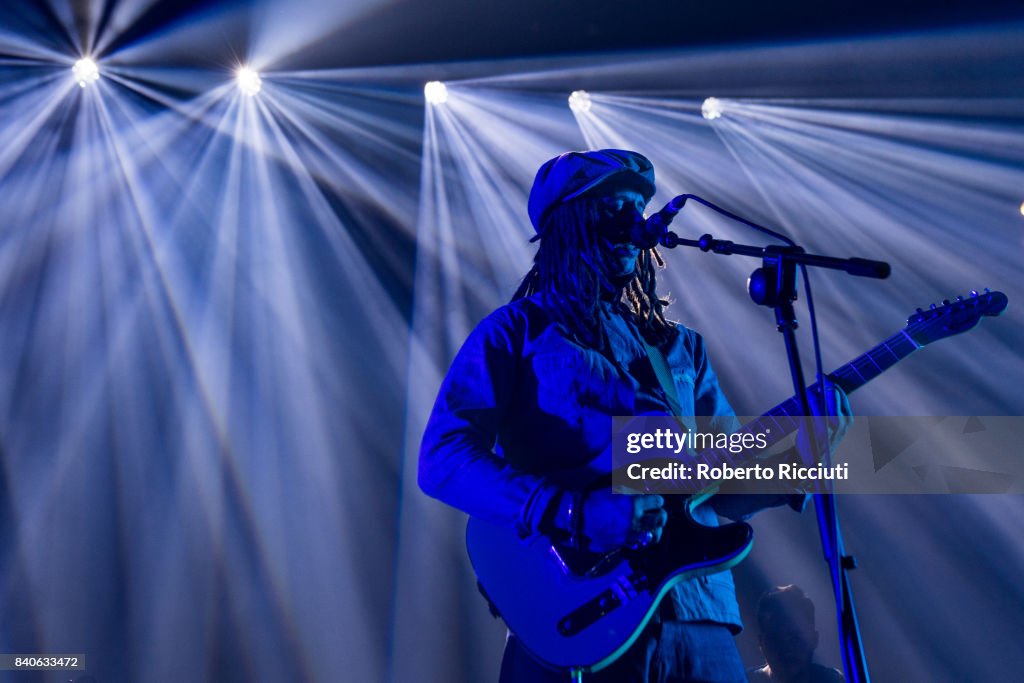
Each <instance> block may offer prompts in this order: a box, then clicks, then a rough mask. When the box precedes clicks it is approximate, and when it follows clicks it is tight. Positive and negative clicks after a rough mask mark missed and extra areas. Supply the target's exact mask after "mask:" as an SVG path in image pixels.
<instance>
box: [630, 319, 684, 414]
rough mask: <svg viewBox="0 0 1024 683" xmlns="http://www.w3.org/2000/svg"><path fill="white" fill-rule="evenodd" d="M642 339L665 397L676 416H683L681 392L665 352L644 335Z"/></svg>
mask: <svg viewBox="0 0 1024 683" xmlns="http://www.w3.org/2000/svg"><path fill="white" fill-rule="evenodd" d="M640 339H641V341H642V342H643V344H644V348H645V349H647V357H648V358H650V359H651V366H652V367H653V368H654V374H655V375H656V376H657V377H658V383H659V384H661V389H662V391H664V392H665V398H666V399H667V400H668V405H669V407H670V408H671V409H672V414H673V415H675V416H676V417H680V416H682V414H683V405H682V403H680V402H679V394H677V393H676V383H675V382H673V381H672V370H671V368H669V366H668V361H667V360H665V354H663V353H662V352H661V349H659V348H658V347H657V346H652V345H651V344H649V343H648V342H647V340H646V339H644V338H643V336H642V335H641V337H640Z"/></svg>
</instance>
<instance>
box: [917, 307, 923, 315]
mask: <svg viewBox="0 0 1024 683" xmlns="http://www.w3.org/2000/svg"><path fill="white" fill-rule="evenodd" d="M916 313H917V314H918V315H921V314H922V313H924V310H923V309H921V308H918V309H917V311H916Z"/></svg>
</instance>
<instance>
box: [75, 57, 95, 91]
mask: <svg viewBox="0 0 1024 683" xmlns="http://www.w3.org/2000/svg"><path fill="white" fill-rule="evenodd" d="M71 73H72V74H73V75H74V77H75V81H76V82H77V83H78V85H80V86H81V87H83V88H84V87H85V86H87V85H91V84H93V83H95V82H96V81H98V80H99V79H100V67H99V66H97V65H96V62H94V61H92V60H91V59H89V58H88V57H82V58H81V59H79V60H78V61H77V62H75V65H74V66H73V67H71Z"/></svg>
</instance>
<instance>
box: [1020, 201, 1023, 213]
mask: <svg viewBox="0 0 1024 683" xmlns="http://www.w3.org/2000/svg"><path fill="white" fill-rule="evenodd" d="M1020 215H1021V216H1024V202H1021V203H1020Z"/></svg>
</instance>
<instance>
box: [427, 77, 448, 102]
mask: <svg viewBox="0 0 1024 683" xmlns="http://www.w3.org/2000/svg"><path fill="white" fill-rule="evenodd" d="M423 96H424V97H426V98H427V102H430V103H431V104H444V103H445V102H447V101H448V86H446V85H445V84H444V83H442V82H441V81H430V82H429V83H427V84H426V85H425V86H423Z"/></svg>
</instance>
